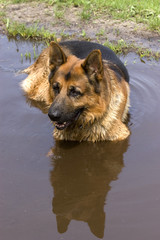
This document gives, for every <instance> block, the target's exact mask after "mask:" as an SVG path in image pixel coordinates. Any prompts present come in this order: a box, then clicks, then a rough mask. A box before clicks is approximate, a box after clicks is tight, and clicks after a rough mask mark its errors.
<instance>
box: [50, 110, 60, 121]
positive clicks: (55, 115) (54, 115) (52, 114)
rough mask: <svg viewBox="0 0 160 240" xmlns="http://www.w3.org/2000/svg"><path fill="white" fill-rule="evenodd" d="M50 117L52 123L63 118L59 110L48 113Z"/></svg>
mask: <svg viewBox="0 0 160 240" xmlns="http://www.w3.org/2000/svg"><path fill="white" fill-rule="evenodd" d="M48 116H49V118H50V119H51V120H52V121H59V120H60V118H61V112H60V111H59V110H54V111H52V110H51V109H50V110H49V111H48Z"/></svg>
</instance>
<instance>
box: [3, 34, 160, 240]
mask: <svg viewBox="0 0 160 240" xmlns="http://www.w3.org/2000/svg"><path fill="white" fill-rule="evenodd" d="M40 50H41V48H39V51H40ZM25 52H32V53H33V46H32V43H29V42H28V43H27V42H22V43H15V42H14V41H12V42H8V40H7V38H6V37H5V36H0V106H1V107H0V239H1V240H10V239H16V240H42V239H45V240H50V239H54V240H57V239H58V240H62V239H64V240H82V239H84V240H94V239H99V238H103V239H105V240H117V239H118V240H135V239H136V240H151V239H160V104H159V103H160V63H155V62H146V63H145V64H144V63H142V62H140V61H139V59H138V57H136V56H135V55H134V54H130V55H128V56H127V57H126V58H125V61H127V68H128V70H129V73H130V76H131V108H130V121H129V127H130V129H131V132H132V134H131V136H130V137H129V139H127V140H126V141H124V142H121V143H119V144H113V143H107V142H103V143H95V144H93V143H80V144H78V143H69V142H66V143H63V144H60V143H55V142H54V139H53V137H52V130H53V128H52V126H51V124H50V122H49V119H48V116H47V115H45V114H43V113H42V112H41V111H40V110H39V109H37V108H34V107H30V106H29V105H28V104H27V103H26V100H25V97H24V96H23V93H22V91H21V89H20V87H19V83H20V81H21V80H22V79H24V78H25V75H17V74H16V72H17V71H18V70H21V69H23V68H25V67H27V66H28V65H29V64H30V63H29V60H27V61H26V60H25V59H23V62H22V61H21V60H22V59H21V53H22V54H23V56H24V54H25Z"/></svg>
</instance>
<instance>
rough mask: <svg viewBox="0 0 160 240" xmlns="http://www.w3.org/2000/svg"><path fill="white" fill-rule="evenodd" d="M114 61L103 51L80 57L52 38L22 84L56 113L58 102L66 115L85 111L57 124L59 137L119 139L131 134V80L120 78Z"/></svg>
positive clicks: (26, 90)
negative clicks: (128, 120) (105, 57)
mask: <svg viewBox="0 0 160 240" xmlns="http://www.w3.org/2000/svg"><path fill="white" fill-rule="evenodd" d="M111 66H114V68H117V69H118V67H116V66H115V64H112V63H111V62H110V61H108V60H102V56H101V51H100V50H93V51H92V52H91V53H90V54H89V55H88V56H86V58H85V59H79V58H77V57H76V56H75V55H72V52H71V50H69V49H67V48H66V47H60V46H59V45H58V44H56V43H54V42H51V44H50V46H49V47H48V48H47V49H45V50H44V51H43V52H42V53H41V55H40V56H39V58H38V59H37V61H36V62H35V63H34V64H33V65H31V66H30V67H29V68H27V69H26V70H25V72H26V73H28V74H29V76H28V77H27V78H26V79H25V80H24V81H23V82H22V84H21V86H22V88H23V90H24V91H25V93H26V95H27V97H28V98H29V99H32V100H34V101H43V102H45V103H46V104H47V106H48V109H49V108H50V109H51V108H52V109H51V110H50V112H52V113H53V112H54V111H55V105H56V110H57V109H61V112H62V114H64V115H65V114H66V115H67V114H68V112H71V113H72V112H74V111H76V110H77V109H82V110H83V111H82V112H81V113H80V116H78V119H76V120H75V121H73V123H72V124H71V125H69V126H68V127H66V128H65V129H62V130H59V129H57V128H56V127H55V129H54V133H53V135H54V137H55V139H56V140H73V141H92V142H95V141H103V140H111V141H120V140H123V139H125V138H127V137H128V136H129V134H130V132H129V130H128V128H127V127H126V125H125V124H124V123H123V122H124V121H125V120H126V117H127V113H128V107H129V85H128V82H127V81H126V79H125V76H124V74H123V73H122V74H121V75H120V77H119V79H118V77H117V74H116V72H115V70H114V68H113V67H111ZM118 71H119V72H120V71H121V70H120V69H118ZM48 76H49V81H48ZM57 83H58V87H59V89H58V92H57V89H56V87H55V84H57ZM53 86H54V89H53ZM71 88H74V89H76V94H73V93H70V92H69V91H71V90H70V89H71ZM77 89H78V90H77ZM77 91H78V93H77ZM53 108H54V110H53ZM75 118H77V117H75ZM72 119H73V118H72ZM53 123H54V124H55V126H56V122H53ZM61 125H62V124H61Z"/></svg>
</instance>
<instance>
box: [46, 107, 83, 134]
mask: <svg viewBox="0 0 160 240" xmlns="http://www.w3.org/2000/svg"><path fill="white" fill-rule="evenodd" d="M82 112H83V108H79V109H77V110H75V111H74V112H71V113H67V114H64V113H63V112H61V111H59V110H53V109H52V108H50V109H49V111H48V116H49V118H50V119H51V121H53V122H54V125H55V127H56V128H57V129H58V130H63V129H65V128H67V127H68V126H70V125H71V124H73V123H74V122H75V121H77V120H78V118H79V116H80V115H81V113H82Z"/></svg>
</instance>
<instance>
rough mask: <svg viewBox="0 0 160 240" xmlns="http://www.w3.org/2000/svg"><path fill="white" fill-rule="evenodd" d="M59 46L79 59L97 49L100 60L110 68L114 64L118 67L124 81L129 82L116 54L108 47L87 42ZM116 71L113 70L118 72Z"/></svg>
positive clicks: (124, 68) (65, 43) (125, 70)
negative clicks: (108, 63) (99, 53)
mask: <svg viewBox="0 0 160 240" xmlns="http://www.w3.org/2000/svg"><path fill="white" fill-rule="evenodd" d="M60 46H62V48H63V47H66V48H67V49H69V50H70V51H71V53H72V54H73V55H75V56H76V57H78V58H81V59H84V58H86V57H87V55H88V54H89V53H90V52H91V51H93V50H94V49H99V50H100V51H101V53H102V59H104V60H107V61H109V62H110V63H111V64H112V68H113V67H114V66H113V64H115V65H116V66H117V67H118V69H119V70H120V71H122V72H123V74H124V79H125V80H126V81H127V82H129V75H128V71H127V69H126V67H125V66H124V64H123V63H122V62H121V60H120V59H119V58H118V57H117V56H116V54H115V53H114V52H113V51H112V50H111V49H109V48H108V47H105V46H103V45H101V44H98V43H94V42H87V41H66V42H61V43H60ZM118 69H114V70H115V71H118Z"/></svg>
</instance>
